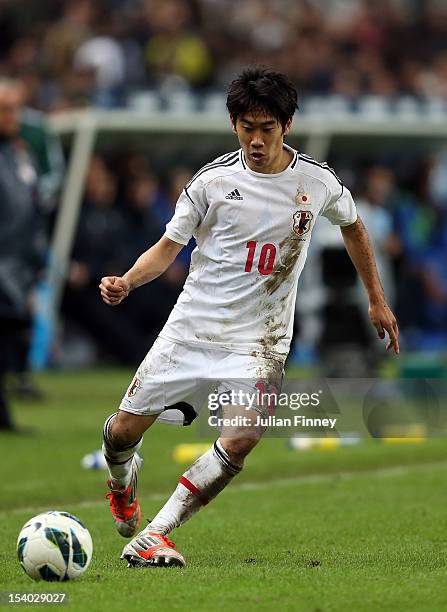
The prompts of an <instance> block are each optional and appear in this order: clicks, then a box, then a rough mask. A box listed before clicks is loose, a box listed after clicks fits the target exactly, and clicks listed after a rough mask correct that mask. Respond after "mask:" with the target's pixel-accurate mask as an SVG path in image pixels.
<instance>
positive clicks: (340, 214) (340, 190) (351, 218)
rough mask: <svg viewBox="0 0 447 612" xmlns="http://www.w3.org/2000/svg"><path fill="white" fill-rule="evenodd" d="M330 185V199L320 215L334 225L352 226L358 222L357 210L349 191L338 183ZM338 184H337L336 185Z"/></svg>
mask: <svg viewBox="0 0 447 612" xmlns="http://www.w3.org/2000/svg"><path fill="white" fill-rule="evenodd" d="M333 183H334V184H332V181H331V184H328V191H329V194H328V199H327V200H326V202H325V204H324V206H323V208H322V209H321V211H320V215H322V216H323V217H326V219H329V221H330V222H331V223H332V225H340V226H342V227H343V226H346V225H352V223H355V222H356V221H357V209H356V206H355V203H354V200H353V198H352V195H351V192H350V191H349V189H346V187H344V186H343V185H341V184H340V183H339V182H338V181H333ZM335 183H336V184H335Z"/></svg>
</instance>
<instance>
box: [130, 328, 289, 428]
mask: <svg viewBox="0 0 447 612" xmlns="http://www.w3.org/2000/svg"><path fill="white" fill-rule="evenodd" d="M283 373H284V370H283V364H282V363H281V362H280V361H277V360H276V359H273V358H268V357H264V356H263V355H260V354H257V353H256V354H251V355H241V354H237V353H230V352H229V351H226V350H216V349H207V348H203V347H197V346H194V345H191V344H189V345H187V344H180V343H177V342H173V341H171V340H167V339H166V338H160V337H159V338H157V340H156V341H155V342H154V344H153V345H152V348H151V349H150V351H149V353H148V354H147V355H146V357H145V358H144V360H143V361H142V362H141V364H140V366H139V368H138V370H137V372H136V374H135V377H134V379H133V380H132V382H131V384H130V385H129V387H128V389H127V391H126V394H125V396H124V397H123V399H122V401H121V404H120V407H119V409H120V410H124V411H125V412H130V413H132V414H138V415H155V414H161V413H162V412H163V415H162V416H160V417H159V418H158V421H162V422H163V421H164V422H167V423H172V424H177V425H189V424H190V423H191V422H192V421H193V420H194V418H195V417H196V416H197V414H199V412H200V410H201V408H202V407H203V406H204V405H207V398H208V396H209V394H210V393H215V392H217V393H219V394H220V393H225V392H228V391H230V390H231V389H235V388H238V389H239V388H244V389H247V391H253V390H255V389H254V387H255V388H257V389H259V388H261V389H265V391H266V392H267V390H268V389H269V388H275V389H276V390H277V391H278V392H279V391H280V388H281V383H282V377H283ZM255 408H256V407H255Z"/></svg>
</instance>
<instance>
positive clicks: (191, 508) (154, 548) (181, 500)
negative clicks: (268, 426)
mask: <svg viewBox="0 0 447 612" xmlns="http://www.w3.org/2000/svg"><path fill="white" fill-rule="evenodd" d="M244 416H246V417H247V418H250V417H252V420H253V423H254V422H256V421H257V417H258V416H259V414H258V413H257V412H255V411H246V412H245V413H244ZM262 433H263V429H261V428H259V427H255V426H253V427H250V426H248V425H247V426H246V427H244V428H243V430H236V431H235V432H234V434H233V435H232V436H231V437H221V438H219V439H218V440H216V442H215V443H214V444H213V446H212V447H211V448H210V449H209V450H208V451H207V452H206V453H204V454H203V455H202V456H201V457H199V458H198V459H197V461H195V463H193V465H192V466H191V467H190V468H189V469H188V470H186V472H185V473H184V474H182V476H181V477H180V480H179V484H178V485H177V488H176V489H175V491H174V492H173V494H172V495H171V497H170V498H169V499H168V501H167V502H166V504H165V505H164V506H163V508H162V509H161V510H160V511H159V512H158V514H157V515H156V516H155V518H154V519H153V520H152V521H151V522H150V523H149V525H148V526H147V527H146V529H144V530H143V531H142V532H140V533H139V534H138V535H137V536H136V537H135V538H134V539H133V540H132V541H131V542H129V544H127V546H125V548H124V550H123V554H122V558H124V559H126V560H127V561H128V563H129V566H133V565H140V566H154V565H155V566H166V565H179V566H183V565H185V561H184V559H183V557H182V556H181V555H180V554H179V553H178V552H177V551H174V550H172V548H173V544H172V542H170V541H169V540H168V539H167V537H166V536H167V535H168V534H169V533H170V532H171V531H172V530H173V529H175V528H176V527H179V526H180V525H182V524H183V523H185V522H186V521H187V520H188V519H189V518H191V517H192V516H193V515H194V514H195V513H196V512H198V511H199V510H200V509H201V508H203V507H204V506H206V505H207V504H208V503H209V502H210V501H211V500H212V499H214V498H215V497H216V496H217V495H218V494H219V493H220V492H221V491H222V490H223V489H224V488H225V487H226V486H227V485H228V484H229V483H230V482H231V481H232V480H233V478H234V477H235V476H236V475H237V474H239V472H240V471H241V470H242V468H243V464H244V459H245V457H246V456H247V455H248V454H249V452H250V451H251V450H252V449H253V448H254V447H255V446H256V444H257V443H258V441H259V440H260V438H261V436H262Z"/></svg>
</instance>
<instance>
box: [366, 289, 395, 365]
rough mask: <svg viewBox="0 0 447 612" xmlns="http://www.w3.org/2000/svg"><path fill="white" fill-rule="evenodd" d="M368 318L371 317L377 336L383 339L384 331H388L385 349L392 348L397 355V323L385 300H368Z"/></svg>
mask: <svg viewBox="0 0 447 612" xmlns="http://www.w3.org/2000/svg"><path fill="white" fill-rule="evenodd" d="M369 318H370V319H371V323H372V324H373V325H374V327H375V328H376V330H377V335H378V336H379V338H381V339H382V340H383V338H385V332H387V333H388V336H389V338H390V340H389V342H388V344H387V347H386V350H387V351H389V350H390V349H391V348H393V349H394V352H395V353H396V355H398V354H399V350H400V349H399V340H398V338H399V327H398V325H397V321H396V317H395V316H394V314H393V312H392V310H391V308H390V307H389V306H388V304H387V303H386V302H385V300H380V301H378V302H370V304H369Z"/></svg>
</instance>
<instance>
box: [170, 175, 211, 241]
mask: <svg viewBox="0 0 447 612" xmlns="http://www.w3.org/2000/svg"><path fill="white" fill-rule="evenodd" d="M206 210H207V205H206V197H205V191H204V189H203V186H202V185H201V184H200V183H199V182H198V181H195V183H194V184H193V185H191V184H188V185H187V186H186V187H185V189H184V190H183V191H182V193H181V195H180V197H179V199H178V200H177V204H176V206H175V212H174V216H173V217H172V219H171V220H170V221H169V223H168V224H167V225H166V231H165V236H167V237H168V238H170V239H171V240H173V241H174V242H178V243H179V244H184V245H186V244H188V242H189V241H190V239H191V238H192V236H193V235H194V234H195V232H196V230H197V228H198V227H199V225H200V224H201V223H202V221H203V218H204V217H205V214H206Z"/></svg>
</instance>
